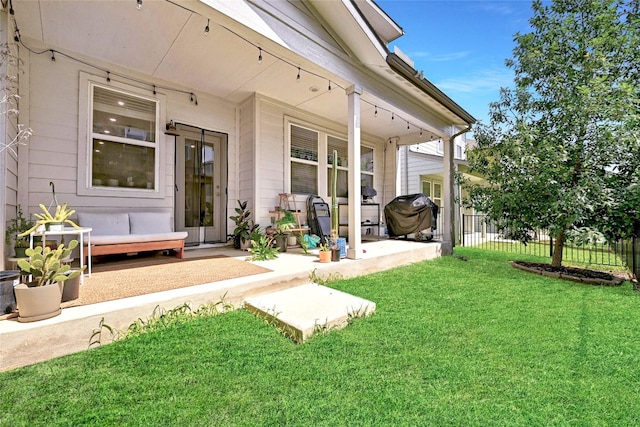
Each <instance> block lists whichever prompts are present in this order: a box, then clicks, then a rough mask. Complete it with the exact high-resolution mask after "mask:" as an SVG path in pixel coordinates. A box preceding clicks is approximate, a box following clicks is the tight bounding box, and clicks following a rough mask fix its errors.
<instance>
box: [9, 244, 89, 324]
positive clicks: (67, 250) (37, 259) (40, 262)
mask: <svg viewBox="0 0 640 427" xmlns="http://www.w3.org/2000/svg"><path fill="white" fill-rule="evenodd" d="M77 246H78V241H77V240H72V241H71V242H69V246H67V247H65V245H64V244H60V245H59V246H58V248H57V249H55V250H52V249H51V248H49V247H45V248H43V247H42V246H36V247H35V248H33V249H27V250H26V255H27V256H28V257H29V258H27V259H21V260H20V261H18V267H19V268H20V271H21V275H22V276H23V277H28V278H29V281H28V282H26V283H20V284H18V285H16V286H15V287H14V292H15V296H16V303H17V305H18V321H19V322H34V321H36V320H42V319H48V318H50V317H54V316H57V315H58V314H60V311H61V310H60V302H61V300H62V294H63V289H64V282H65V281H67V280H71V279H74V278H76V277H78V276H80V274H82V272H83V270H84V267H83V268H82V269H78V270H75V271H74V272H73V273H71V274H68V272H69V270H71V267H70V266H69V265H68V264H65V263H64V260H65V259H67V258H69V255H71V252H72V251H73V250H74V249H75V248H76V247H77Z"/></svg>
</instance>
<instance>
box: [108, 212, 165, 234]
mask: <svg viewBox="0 0 640 427" xmlns="http://www.w3.org/2000/svg"><path fill="white" fill-rule="evenodd" d="M129 225H130V229H131V234H162V233H171V232H172V230H171V213H170V212H129ZM111 234H115V233H111Z"/></svg>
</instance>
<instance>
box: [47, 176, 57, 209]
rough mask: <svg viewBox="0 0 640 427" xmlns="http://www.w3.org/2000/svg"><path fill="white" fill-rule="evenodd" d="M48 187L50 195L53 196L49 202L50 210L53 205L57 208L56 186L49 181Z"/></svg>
mask: <svg viewBox="0 0 640 427" xmlns="http://www.w3.org/2000/svg"><path fill="white" fill-rule="evenodd" d="M49 185H50V186H51V193H52V194H53V200H52V201H51V204H50V205H49V209H51V206H52V205H53V204H55V206H58V205H59V203H58V199H57V198H56V186H55V184H54V183H53V181H49Z"/></svg>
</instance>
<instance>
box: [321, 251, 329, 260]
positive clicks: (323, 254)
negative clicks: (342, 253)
mask: <svg viewBox="0 0 640 427" xmlns="http://www.w3.org/2000/svg"><path fill="white" fill-rule="evenodd" d="M318 258H319V260H320V262H331V251H320V252H318Z"/></svg>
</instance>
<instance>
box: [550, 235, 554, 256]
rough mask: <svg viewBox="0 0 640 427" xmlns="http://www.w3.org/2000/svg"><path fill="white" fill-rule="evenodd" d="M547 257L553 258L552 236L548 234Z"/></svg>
mask: <svg viewBox="0 0 640 427" xmlns="http://www.w3.org/2000/svg"><path fill="white" fill-rule="evenodd" d="M549 257H551V258H553V237H551V235H549Z"/></svg>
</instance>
